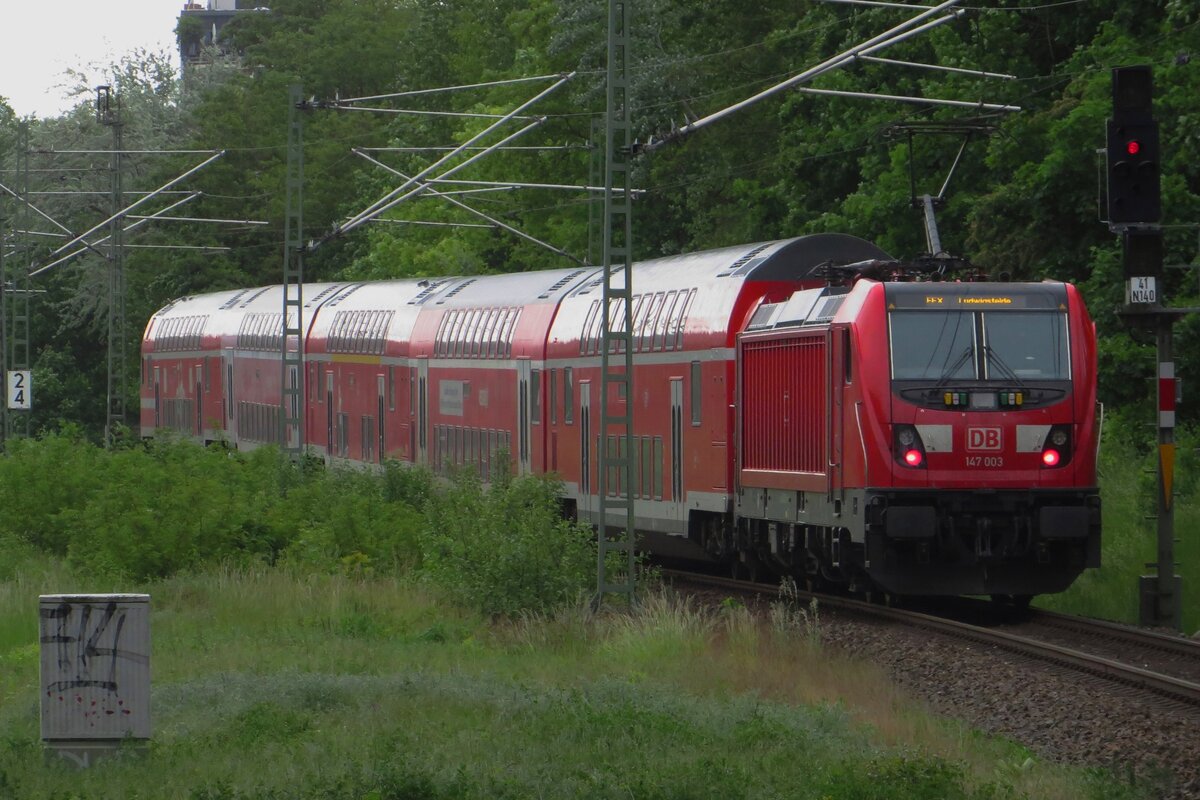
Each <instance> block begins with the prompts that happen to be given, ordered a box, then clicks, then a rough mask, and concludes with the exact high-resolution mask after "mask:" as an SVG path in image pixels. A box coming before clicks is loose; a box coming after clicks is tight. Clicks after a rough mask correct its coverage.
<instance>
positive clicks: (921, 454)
mask: <svg viewBox="0 0 1200 800" xmlns="http://www.w3.org/2000/svg"><path fill="white" fill-rule="evenodd" d="M892 454H893V455H894V456H895V458H896V460H897V461H899V462H900V463H901V464H903V465H904V466H906V467H909V468H911V469H924V468H925V443H924V442H922V441H921V434H920V433H918V432H917V429H916V428H915V427H913V426H912V425H896V426H894V427H893V428H892Z"/></svg>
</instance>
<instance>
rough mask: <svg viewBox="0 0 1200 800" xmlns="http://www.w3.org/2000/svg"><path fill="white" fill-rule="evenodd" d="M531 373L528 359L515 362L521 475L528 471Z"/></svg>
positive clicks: (531, 406)
mask: <svg viewBox="0 0 1200 800" xmlns="http://www.w3.org/2000/svg"><path fill="white" fill-rule="evenodd" d="M531 371H532V370H531V367H530V362H529V359H527V358H522V359H520V360H519V361H517V458H518V460H519V463H520V465H521V468H520V474H521V475H525V474H526V473H528V472H529V469H530V466H529V461H530V459H529V450H530V441H529V439H530V418H531V416H532V412H533V397H532V394H531V392H530V391H529V380H530V372H531Z"/></svg>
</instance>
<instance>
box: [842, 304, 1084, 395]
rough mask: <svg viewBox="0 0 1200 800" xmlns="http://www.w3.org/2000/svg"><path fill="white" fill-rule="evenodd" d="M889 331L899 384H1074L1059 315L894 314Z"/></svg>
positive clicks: (1064, 317)
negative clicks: (987, 382)
mask: <svg viewBox="0 0 1200 800" xmlns="http://www.w3.org/2000/svg"><path fill="white" fill-rule="evenodd" d="M890 328H891V355H892V378H893V379H895V380H920V381H936V382H937V383H939V384H946V383H948V382H961V381H971V380H987V381H1001V382H1008V383H1016V384H1018V385H1019V384H1022V383H1024V382H1027V381H1066V380H1070V379H1071V372H1070V353H1069V346H1068V335H1067V315H1066V314H1065V313H1062V312H1060V311H1054V310H1049V309H1047V310H1021V311H988V312H975V311H893V312H892V313H891V314H890ZM847 367H849V362H847ZM847 375H849V369H848V368H847Z"/></svg>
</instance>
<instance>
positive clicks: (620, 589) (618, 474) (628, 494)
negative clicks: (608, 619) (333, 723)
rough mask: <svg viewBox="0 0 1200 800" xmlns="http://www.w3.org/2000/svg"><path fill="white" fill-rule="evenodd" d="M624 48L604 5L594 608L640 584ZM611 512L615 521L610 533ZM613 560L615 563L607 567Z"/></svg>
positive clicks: (619, 17)
mask: <svg viewBox="0 0 1200 800" xmlns="http://www.w3.org/2000/svg"><path fill="white" fill-rule="evenodd" d="M629 43H630V35H629V3H628V2H626V1H625V0H609V4H608V91H607V106H608V108H607V114H606V122H605V126H604V134H605V135H604V147H605V158H604V221H603V226H604V227H603V231H602V236H603V257H602V260H601V264H602V265H603V269H604V290H603V294H602V300H601V308H603V309H604V314H603V327H602V330H601V344H602V347H601V356H600V369H601V380H600V437H601V446H600V448H599V459H600V497H599V510H600V524H599V526H598V528H597V541H598V545H599V546H598V556H597V565H596V573H597V574H596V598H595V601H594V605H597V606H598V605H599V604H600V603H601V602H602V601H603V599H604V596H605V595H606V594H623V595H626V596H627V597H629V598H630V599H632V597H633V591H634V587H635V584H636V580H637V575H636V571H635V555H636V553H635V545H636V540H637V537H636V534H635V528H634V510H635V509H634V505H633V494H634V493H633V468H632V464H633V459H634V452H633V339H632V336H631V331H632V330H633V303H632V300H633V289H632V287H633V284H632V272H633V270H632V247H633V218H632V209H631V208H630V203H631V202H632V195H631V193H630V180H629V169H630V160H631V157H632V154H633V148H632V144H633V139H632V125H631V123H630V113H629V99H630V98H629V72H628V69H629V61H630V48H629ZM614 394H615V395H616V396H615V397H614ZM614 484H615V485H614ZM610 511H612V512H615V513H616V514H617V515H618V519H619V520H620V522H619V523H618V524H615V525H613V527H612V530H611V532H610V529H609V522H610V520H609V512H610ZM621 512H624V513H623V514H622V513H621ZM613 555H615V556H616V557H615V558H613V559H611V561H610V556H613Z"/></svg>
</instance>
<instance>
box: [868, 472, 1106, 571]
mask: <svg viewBox="0 0 1200 800" xmlns="http://www.w3.org/2000/svg"><path fill="white" fill-rule="evenodd" d="M865 500H866V503H865V505H866V515H865V516H866V519H865V523H866V524H865V531H864V533H865V537H864V538H865V545H866V546H865V553H864V557H865V561H864V567H865V568H866V570H867V572H868V573H869V574H870V575H871V577H872V578H873V579H874V580H875V581H876V582H877V583H879V584H880V585H881V586H883V587H884V588H886V589H888V590H890V591H894V592H896V593H898V594H1011V595H1032V594H1042V593H1046V592H1057V591H1062V590H1063V589H1065V588H1066V587H1067V586H1069V585H1070V583H1071V582H1072V581H1073V580H1074V579H1075V577H1076V576H1078V574H1079V573H1080V572H1082V571H1083V569H1085V568H1087V567H1098V566H1099V565H1100V495H1099V492H1098V491H1097V490H1096V489H1094V488H1087V489H1074V490H1062V489H1047V490H1032V489H1031V490H997V491H938V492H931V491H928V490H879V491H868V492H867V493H866V498H865Z"/></svg>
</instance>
